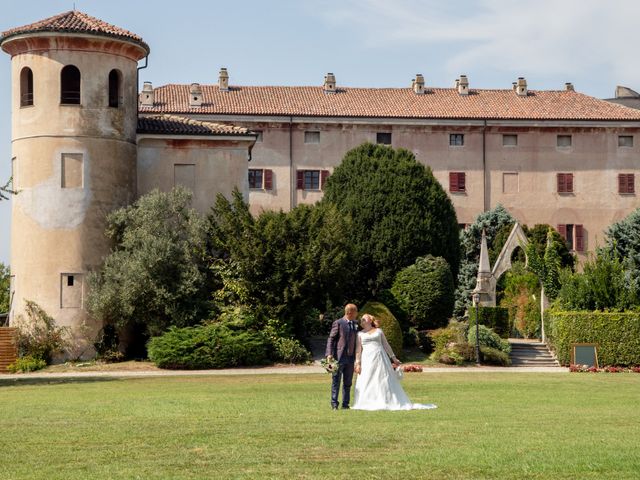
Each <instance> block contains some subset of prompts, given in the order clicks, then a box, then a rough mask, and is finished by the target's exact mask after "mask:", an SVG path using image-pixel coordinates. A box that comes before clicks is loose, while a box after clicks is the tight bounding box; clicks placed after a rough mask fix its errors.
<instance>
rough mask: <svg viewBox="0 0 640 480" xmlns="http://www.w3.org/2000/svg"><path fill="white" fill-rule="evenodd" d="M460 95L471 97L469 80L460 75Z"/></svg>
mask: <svg viewBox="0 0 640 480" xmlns="http://www.w3.org/2000/svg"><path fill="white" fill-rule="evenodd" d="M458 93H459V94H460V95H469V79H468V78H467V76H466V75H460V79H459V80H458Z"/></svg>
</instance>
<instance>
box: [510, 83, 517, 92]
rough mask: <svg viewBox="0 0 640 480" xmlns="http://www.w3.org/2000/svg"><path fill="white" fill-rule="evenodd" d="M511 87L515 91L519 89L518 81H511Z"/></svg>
mask: <svg viewBox="0 0 640 480" xmlns="http://www.w3.org/2000/svg"><path fill="white" fill-rule="evenodd" d="M511 87H512V88H513V91H514V92H515V91H516V90H517V89H518V82H511Z"/></svg>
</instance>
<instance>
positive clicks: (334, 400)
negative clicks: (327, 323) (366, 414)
mask: <svg viewBox="0 0 640 480" xmlns="http://www.w3.org/2000/svg"><path fill="white" fill-rule="evenodd" d="M357 316H358V307H356V306H355V305H354V304H353V303H349V304H348V305H347V306H346V307H344V317H342V318H340V319H338V320H336V321H335V322H333V325H332V326H331V333H330V334H329V339H328V340H327V350H326V352H325V356H326V357H327V360H331V359H332V358H335V359H336V360H337V361H338V371H337V372H336V373H335V374H334V375H333V382H332V383H331V408H332V409H333V410H337V409H338V392H339V391H340V381H342V408H343V409H345V410H346V409H348V408H349V400H350V397H351V382H352V380H353V365H354V363H355V360H356V338H357V337H358V325H357V323H356V322H355V319H356V317H357Z"/></svg>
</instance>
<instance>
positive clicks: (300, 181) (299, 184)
mask: <svg viewBox="0 0 640 480" xmlns="http://www.w3.org/2000/svg"><path fill="white" fill-rule="evenodd" d="M296 174H297V178H296V188H297V189H298V190H303V189H304V170H298V171H297V172H296Z"/></svg>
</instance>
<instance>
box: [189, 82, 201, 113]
mask: <svg viewBox="0 0 640 480" xmlns="http://www.w3.org/2000/svg"><path fill="white" fill-rule="evenodd" d="M201 105H202V87H201V86H200V84H199V83H192V84H191V87H190V88H189V106H190V107H199V106H201Z"/></svg>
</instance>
